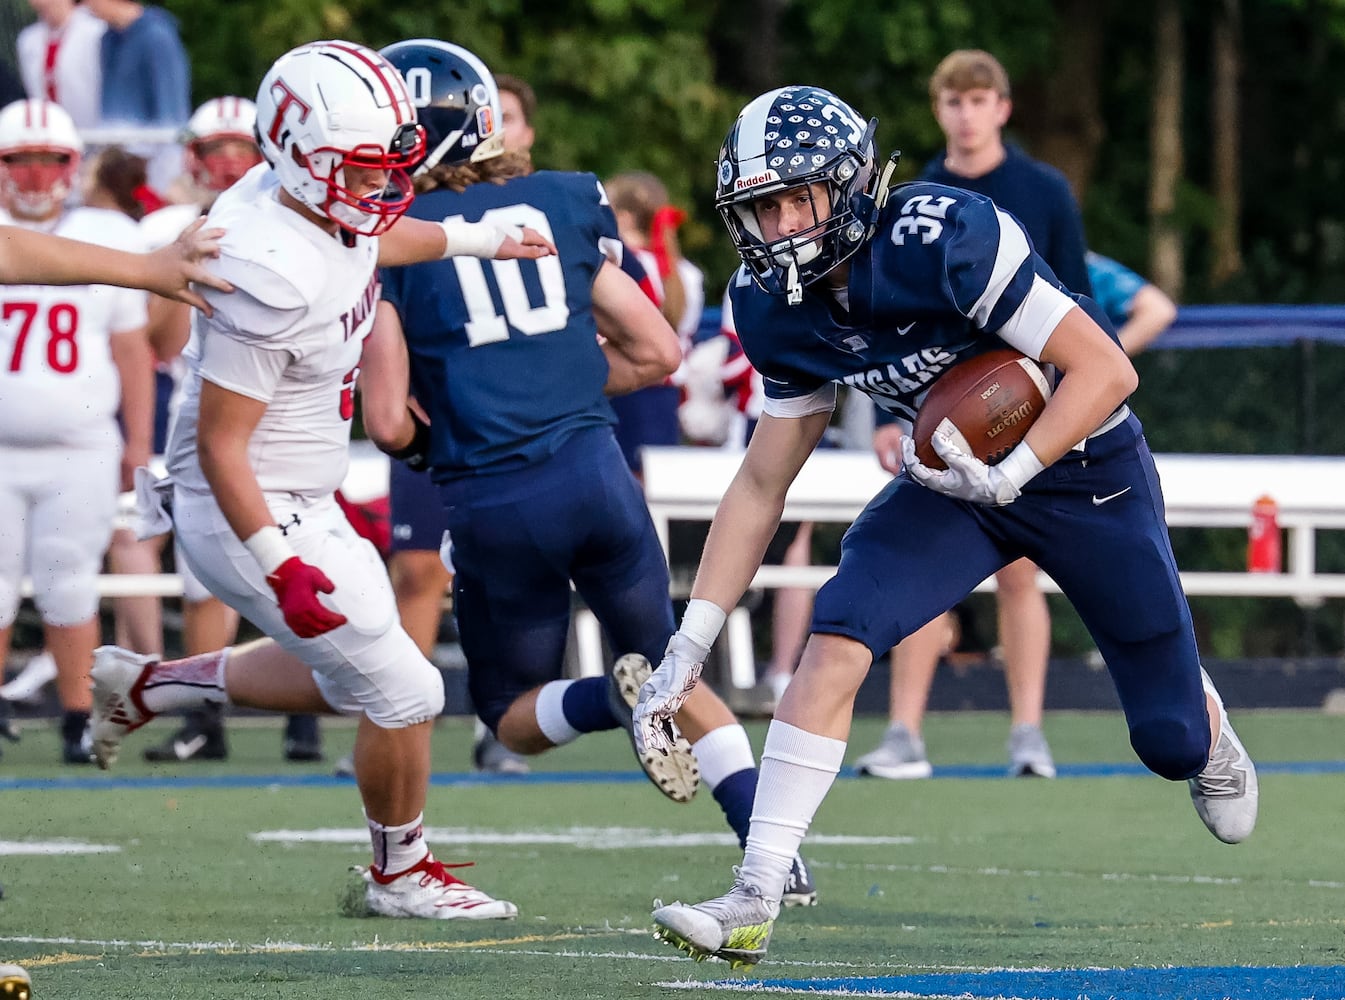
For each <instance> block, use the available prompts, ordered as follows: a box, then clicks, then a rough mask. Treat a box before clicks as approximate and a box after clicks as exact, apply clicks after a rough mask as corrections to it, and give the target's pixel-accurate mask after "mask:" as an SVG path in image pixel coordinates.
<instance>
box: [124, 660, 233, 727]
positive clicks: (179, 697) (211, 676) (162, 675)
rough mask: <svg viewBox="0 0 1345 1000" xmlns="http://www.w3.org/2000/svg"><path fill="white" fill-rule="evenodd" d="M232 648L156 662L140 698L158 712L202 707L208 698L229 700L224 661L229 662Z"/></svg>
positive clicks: (223, 702) (218, 702)
mask: <svg viewBox="0 0 1345 1000" xmlns="http://www.w3.org/2000/svg"><path fill="white" fill-rule="evenodd" d="M231 648H232V647H228V648H225V649H220V650H217V651H215V652H213V653H201V654H199V655H197V656H188V657H184V658H183V659H181V660H168V661H165V662H162V663H156V664H155V665H154V667H153V669H151V670H150V673H149V678H148V679H147V680H146V681H145V686H144V688H143V689H142V690H141V693H140V698H141V701H143V702H144V704H145V707H146V708H148V709H149V710H150V711H151V712H154V713H155V714H158V713H160V712H171V711H173V710H175V709H182V708H200V707H201V706H202V705H205V704H207V703H209V702H215V703H216V704H219V705H223V704H225V703H227V702H228V700H229V695H228V692H226V691H225V689H224V665H225V664H226V663H228V662H229V652H230V650H231Z"/></svg>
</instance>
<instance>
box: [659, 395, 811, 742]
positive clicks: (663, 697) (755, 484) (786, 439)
mask: <svg viewBox="0 0 1345 1000" xmlns="http://www.w3.org/2000/svg"><path fill="white" fill-rule="evenodd" d="M830 419H831V410H830V408H826V409H821V410H819V411H818V412H814V413H808V414H807V415H805V416H800V417H776V416H772V415H770V414H767V415H765V416H763V417H762V418H761V421H760V422H759V423H758V424H757V428H756V430H755V431H754V432H753V434H752V440H751V441H750V442H749V443H748V445H747V452H746V454H745V455H744V456H743V462H742V465H741V466H739V468H738V472H737V474H736V475H735V476H734V477H733V482H731V483H730V484H729V488H728V490H727V491H725V493H724V498H723V499H722V500H721V501H720V502H719V508H718V509H717V510H716V511H715V516H714V521H713V522H712V523H711V524H710V534H709V536H708V537H707V538H706V540H705V551H704V553H703V554H702V555H701V561H700V566H699V568H698V569H697V570H696V582H695V583H694V584H693V585H692V588H691V600H690V601H689V602H688V604H687V609H686V613H685V614H683V616H682V622H681V625H680V626H679V627H678V630H677V632H676V633H674V635H673V637H672V638H671V639H670V640H668V648H667V651H666V652H665V653H664V656H663V662H662V663H660V664H659V667H658V669H657V670H655V671H654V673H653V674H652V675H651V676H650V678H649V680H648V681H646V682H645V685H644V686H643V687H642V688H641V689H640V700H639V702H638V704H637V705H636V707H635V738H636V743H637V746H638V747H639V749H640V750H641V752H643V751H645V750H651V749H652V750H661V751H663V752H665V753H666V752H667V750H668V748H669V747H670V746H671V742H672V739H673V733H674V727H673V721H672V719H673V716H674V715H675V714H676V713H677V711H678V710H679V709H680V708H681V707H682V703H683V702H684V701H686V698H687V695H689V694H690V693H691V691H692V689H693V688H694V687H695V685H696V681H697V680H698V679H699V677H700V671H701V666H702V665H703V664H704V663H705V659H706V657H707V656H709V653H710V647H711V646H713V645H714V641H715V639H716V637H717V636H718V635H719V632H720V629H722V628H723V626H724V622H725V621H726V620H727V618H728V610H729V609H730V608H733V607H734V606H736V605H737V603H738V601H739V599H740V598H741V597H742V595H743V593H744V592H745V591H746V590H747V587H748V585H749V584H750V583H751V582H752V577H753V576H754V575H755V574H756V571H757V568H758V567H759V566H760V565H761V560H762V559H763V558H764V557H765V554H766V546H767V545H768V544H769V543H770V540H771V538H772V536H774V534H775V531H776V529H777V528H778V527H779V526H780V516H781V514H782V513H783V512H784V505H785V494H786V492H787V491H788V490H789V487H790V484H792V483H793V482H794V479H795V477H797V476H798V474H799V470H800V469H801V468H803V463H804V461H805V460H807V458H808V456H809V455H810V454H811V453H812V451H813V449H814V448H815V447H817V443H818V442H819V441H821V440H822V435H823V433H824V432H825V431H826V429H827V424H828V423H829V421H830Z"/></svg>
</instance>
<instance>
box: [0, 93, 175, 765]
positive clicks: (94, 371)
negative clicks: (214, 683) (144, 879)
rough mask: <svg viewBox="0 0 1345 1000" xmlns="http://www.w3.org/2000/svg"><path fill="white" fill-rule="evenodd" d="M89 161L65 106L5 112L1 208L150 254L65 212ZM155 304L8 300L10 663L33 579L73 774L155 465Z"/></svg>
mask: <svg viewBox="0 0 1345 1000" xmlns="http://www.w3.org/2000/svg"><path fill="white" fill-rule="evenodd" d="M82 152H83V144H82V142H81V141H80V138H79V135H78V133H77V132H76V131H75V125H74V122H72V121H71V119H70V116H69V115H68V114H67V113H66V112H65V111H64V110H63V109H62V108H61V107H59V106H58V105H56V104H53V103H51V102H48V101H35V100H24V101H16V102H14V103H13V104H10V105H8V106H6V107H5V108H4V109H0V208H3V210H4V211H5V212H6V213H7V214H8V216H9V221H13V222H14V223H15V224H17V225H20V226H24V227H28V228H32V229H35V230H39V231H43V232H54V233H57V234H59V235H62V236H67V237H76V238H82V239H85V240H89V241H94V242H99V243H104V244H106V245H109V246H112V247H114V248H117V249H120V250H128V251H129V250H139V249H140V240H139V234H138V232H137V230H136V226H135V223H133V222H132V221H131V220H130V219H128V218H126V217H125V216H124V215H122V214H121V213H118V212H112V211H107V210H104V209H93V208H76V209H73V210H70V211H67V210H66V208H65V200H66V197H67V196H68V195H69V193H70V188H71V184H72V182H73V180H74V177H75V172H76V171H77V170H78V169H79V161H80V155H81V153H82ZM145 300H146V296H145V293H144V292H140V291H135V290H131V289H119V288H109V287H107V286H100V285H72V286H68V287H54V286H44V285H10V286H7V287H4V288H3V289H2V290H0V354H2V355H3V358H0V362H2V363H0V661H3V659H4V658H5V657H6V656H7V655H8V652H9V642H10V632H11V628H12V626H13V623H14V618H15V615H16V613H17V611H18V605H19V585H20V583H21V581H22V579H23V577H24V576H25V575H29V576H31V577H32V581H33V588H34V597H35V600H36V602H37V607H38V610H39V612H40V613H41V615H42V621H43V625H44V627H45V633H46V646H47V650H48V651H49V652H50V653H51V655H52V657H53V658H54V659H55V662H56V670H57V688H58V693H59V696H60V701H61V707H62V709H63V710H64V717H63V719H62V722H61V732H62V743H63V756H64V759H65V761H66V762H67V763H72V764H73V763H81V762H82V763H87V762H88V761H89V759H90V758H89V749H88V744H87V741H86V740H85V739H84V735H85V729H86V726H87V723H88V713H89V706H90V695H89V664H90V662H91V661H92V659H93V648H94V646H95V645H97V641H98V619H97V610H98V593H97V576H98V572H99V569H100V567H101V564H102V558H103V554H104V552H105V551H106V550H107V546H108V540H109V538H110V537H111V532H112V521H113V517H114V515H115V512H116V501H117V492H118V484H119V483H124V485H125V486H127V487H128V488H129V485H130V478H131V471H132V470H133V469H134V468H135V467H136V466H138V465H140V464H142V463H143V462H144V461H146V460H147V459H148V457H149V453H150V434H151V421H152V417H153V400H152V396H151V391H152V390H151V382H150V377H151V371H152V367H151V366H152V361H151V355H150V350H149V342H148V340H147V339H146V337H145V322H146V313H145ZM119 406H120V410H121V415H122V429H121V431H119V430H118V427H117V411H118V407H119ZM123 435H124V440H123Z"/></svg>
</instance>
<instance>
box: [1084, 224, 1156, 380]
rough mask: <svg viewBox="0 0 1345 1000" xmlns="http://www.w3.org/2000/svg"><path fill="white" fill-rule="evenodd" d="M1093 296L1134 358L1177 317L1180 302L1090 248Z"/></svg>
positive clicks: (1089, 273) (1123, 266) (1090, 274)
mask: <svg viewBox="0 0 1345 1000" xmlns="http://www.w3.org/2000/svg"><path fill="white" fill-rule="evenodd" d="M1085 260H1086V262H1087V264H1088V278H1089V280H1090V281H1092V283H1093V298H1094V299H1095V300H1096V301H1097V304H1098V305H1100V306H1101V307H1102V311H1103V312H1105V313H1106V314H1107V318H1108V319H1109V320H1111V321H1112V326H1114V327H1116V335H1117V337H1118V339H1119V340H1120V341H1121V347H1122V348H1124V349H1125V352H1126V354H1128V355H1130V356H1131V357H1132V358H1133V357H1134V356H1135V355H1136V354H1139V353H1140V352H1141V351H1143V350H1144V349H1145V348H1146V347H1148V346H1149V345H1150V344H1151V343H1153V341H1154V340H1155V339H1156V338H1157V337H1158V336H1159V334H1161V333H1162V332H1163V331H1164V330H1166V329H1167V328H1168V327H1169V326H1171V325H1172V321H1173V320H1174V319H1176V318H1177V304H1176V303H1175V302H1173V301H1172V300H1171V299H1170V298H1168V297H1167V294H1166V293H1165V292H1164V291H1163V290H1162V289H1161V288H1159V287H1158V286H1157V285H1151V284H1150V283H1149V282H1147V281H1145V280H1144V279H1143V278H1142V277H1140V276H1139V275H1138V274H1136V273H1135V272H1134V271H1132V270H1130V268H1128V267H1126V266H1125V265H1124V264H1122V263H1120V262H1119V261H1115V260H1112V259H1111V258H1110V257H1104V256H1102V254H1100V253H1094V252H1093V251H1092V250H1089V251H1088V253H1087V254H1086V255H1085Z"/></svg>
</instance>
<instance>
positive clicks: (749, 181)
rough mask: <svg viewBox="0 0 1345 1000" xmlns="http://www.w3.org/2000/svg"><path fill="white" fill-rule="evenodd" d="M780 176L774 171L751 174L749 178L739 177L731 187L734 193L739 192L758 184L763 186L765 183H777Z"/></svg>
mask: <svg viewBox="0 0 1345 1000" xmlns="http://www.w3.org/2000/svg"><path fill="white" fill-rule="evenodd" d="M779 179H780V175H779V174H777V173H776V172H775V171H774V170H763V171H762V172H761V173H759V174H752V175H751V176H750V177H739V178H738V180H737V182H736V183H735V184H734V185H733V189H734V190H735V191H741V190H742V189H743V188H749V187H756V186H757V185H758V184H765V183H766V182H767V181H778V180H779Z"/></svg>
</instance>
